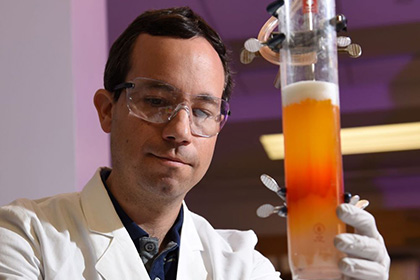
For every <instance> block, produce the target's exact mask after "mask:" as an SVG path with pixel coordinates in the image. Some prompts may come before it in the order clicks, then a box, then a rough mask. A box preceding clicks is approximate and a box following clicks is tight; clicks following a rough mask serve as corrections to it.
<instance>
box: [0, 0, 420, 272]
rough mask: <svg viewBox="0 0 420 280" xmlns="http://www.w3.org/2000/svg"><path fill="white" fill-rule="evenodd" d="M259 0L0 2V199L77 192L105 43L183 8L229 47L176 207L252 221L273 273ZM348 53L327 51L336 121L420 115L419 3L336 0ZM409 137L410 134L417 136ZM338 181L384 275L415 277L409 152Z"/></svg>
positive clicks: (279, 261)
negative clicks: (211, 114) (229, 81)
mask: <svg viewBox="0 0 420 280" xmlns="http://www.w3.org/2000/svg"><path fill="white" fill-rule="evenodd" d="M269 3H270V1H261V0H258V1H257V0H246V1H239V0H223V1H222V0H213V1H205V0H183V1H180V0H171V1H170V0H155V1H134V0H130V1H129V0H108V1H106V0H87V1H83V0H63V1H53V0H44V1H41V2H37V3H35V2H34V3H28V2H27V1H16V0H13V1H12V0H5V1H2V2H1V4H0V38H1V39H0V40H1V41H0V42H1V43H0V74H1V75H0V83H1V85H2V93H1V96H2V101H1V104H0V114H1V115H0V119H1V121H0V125H1V126H0V131H1V134H2V136H1V138H0V143H1V145H0V154H1V157H0V203H1V204H2V205H3V204H6V203H9V202H10V201H12V200H14V199H16V198H18V197H29V198H38V197H42V196H47V195H53V194H56V193H61V192H71V191H74V190H80V189H81V188H82V187H83V185H84V184H85V183H86V182H87V180H88V179H89V178H90V177H91V176H92V174H93V172H94V171H95V169H96V168H97V167H98V166H103V165H109V148H108V145H109V143H108V142H109V141H108V137H107V135H105V134H103V133H102V132H101V130H100V128H99V124H98V121H97V118H96V113H95V110H94V108H93V104H92V97H93V94H94V93H95V91H96V89H98V88H101V87H102V74H103V68H104V65H105V62H106V58H107V52H108V49H109V46H110V44H112V42H113V41H114V40H115V39H116V38H117V36H118V35H119V34H120V33H121V32H122V31H123V30H124V29H125V28H126V26H127V25H128V24H129V23H130V22H131V21H132V20H133V19H134V18H135V17H136V16H138V15H139V14H140V13H141V12H143V11H145V10H148V9H157V8H166V7H171V6H190V7H191V8H193V9H194V10H195V11H196V12H198V13H199V14H200V15H201V16H202V17H203V18H204V19H206V20H207V21H208V22H209V24H210V25H211V26H213V27H214V28H215V29H216V30H217V31H218V32H219V34H220V35H221V37H222V38H223V40H224V41H225V43H226V45H227V46H228V48H229V49H230V51H231V56H232V68H233V70H234V71H235V73H236V74H235V76H234V78H235V83H236V86H235V88H234V92H233V97H232V100H231V110H232V115H231V117H230V119H229V121H228V123H227V124H226V126H225V127H224V129H223V131H222V133H221V134H220V135H219V140H218V144H217V147H216V152H215V156H214V159H213V163H212V166H211V167H210V170H209V172H208V174H207V176H206V177H205V178H204V179H203V180H202V182H200V183H199V185H198V186H196V187H195V188H194V189H193V191H192V192H191V193H190V194H189V195H188V196H187V203H188V205H189V208H190V209H192V210H193V211H195V212H197V213H199V214H201V215H203V216H205V217H206V218H207V219H208V220H209V221H210V222H211V223H212V224H213V226H214V227H216V228H238V229H244V230H247V229H252V230H254V231H255V232H256V233H257V235H258V237H259V243H258V249H259V250H260V251H261V252H262V253H263V254H265V255H266V256H268V257H269V258H270V259H271V261H272V262H273V264H274V265H275V266H276V267H277V269H278V270H280V271H281V272H282V275H283V279H291V277H290V272H289V269H288V264H287V243H286V222H285V219H282V218H280V217H276V216H271V217H269V218H267V219H261V218H258V217H257V216H256V214H255V211H256V209H257V208H258V206H260V205H261V204H265V203H271V204H273V205H279V204H281V201H280V200H279V199H278V198H277V196H276V195H275V194H274V193H272V192H270V191H269V190H268V189H266V188H265V187H264V186H263V185H262V183H261V182H260V180H259V176H260V175H261V174H263V173H267V174H269V175H270V176H272V177H273V178H275V179H276V180H277V181H278V182H279V183H280V184H282V185H283V184H284V172H283V160H270V159H269V158H268V156H267V154H266V152H265V151H264V149H263V147H262V144H261V143H260V141H259V138H260V136H261V135H264V134H272V133H281V132H282V126H281V95H280V91H279V90H277V89H275V88H274V86H273V81H274V78H275V76H276V73H277V71H278V67H277V66H276V65H273V64H270V63H269V62H267V61H265V60H264V59H262V58H256V59H255V60H254V61H253V62H252V63H251V64H248V65H243V64H241V63H240V61H239V55H240V52H241V49H242V48H243V43H244V42H245V40H247V39H248V38H251V37H254V38H255V37H257V35H258V32H259V30H260V28H261V27H262V25H263V24H264V23H265V22H266V20H267V19H268V18H269V15H268V14H267V12H266V11H265V8H266V6H267V5H268V4H269ZM336 3H337V4H336V5H337V7H336V10H337V13H342V14H344V15H345V16H346V17H347V19H348V32H347V34H346V35H348V36H350V37H351V39H352V41H353V42H355V43H358V44H360V45H361V46H362V49H363V55H362V56H361V57H360V58H358V59H352V58H349V57H348V56H347V55H341V54H340V55H339V80H340V102H341V124H342V127H343V128H349V127H362V126H371V125H383V124H396V123H412V122H419V121H420V39H419V35H420V13H419V10H420V1H417V0H385V1H380V0H372V1H362V0H354V1H344V0H337V2H336ZM418 141H419V142H420V137H419V139H418ZM343 162H344V183H345V189H346V191H348V192H351V193H353V194H359V195H360V196H361V197H363V198H366V199H368V200H370V202H371V205H370V206H369V207H368V210H369V211H370V212H371V213H372V214H373V215H374V216H375V218H376V220H377V226H378V228H379V230H380V232H381V233H382V234H383V236H384V238H385V241H386V244H387V247H388V250H389V252H390V255H391V258H392V266H391V267H392V270H391V278H390V279H392V280H397V279H398V280H400V279H409V280H415V279H420V276H419V275H420V150H419V149H417V150H407V151H399V152H395V151H394V152H381V153H368V154H355V155H345V156H343Z"/></svg>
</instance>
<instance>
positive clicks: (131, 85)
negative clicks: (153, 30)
mask: <svg viewBox="0 0 420 280" xmlns="http://www.w3.org/2000/svg"><path fill="white" fill-rule="evenodd" d="M139 79H141V80H147V81H153V82H158V83H161V84H164V85H168V86H170V87H171V88H174V89H175V90H176V91H177V92H180V93H183V94H187V93H184V92H183V91H181V90H179V89H178V88H177V87H175V86H173V85H171V84H169V83H167V82H164V81H161V80H156V79H151V78H146V77H136V78H134V79H133V80H132V81H128V82H124V83H121V84H118V85H116V86H115V87H114V89H113V92H114V93H116V92H119V91H122V90H126V91H125V92H126V99H127V108H128V110H129V111H130V112H131V113H132V114H133V115H134V116H136V117H137V118H139V119H142V120H144V121H147V122H150V123H155V122H152V121H150V120H147V119H145V118H142V117H140V116H138V115H137V114H136V113H135V112H133V110H132V109H131V107H130V98H129V91H128V90H129V89H133V88H134V87H135V85H136V84H135V80H139ZM188 95H190V94H188ZM213 98H216V99H220V100H221V101H222V102H224V103H225V107H226V113H225V114H223V113H222V112H221V115H224V118H223V119H222V120H221V121H219V131H218V132H217V133H215V134H212V135H204V134H199V133H193V132H192V131H191V134H193V135H195V136H200V137H205V138H210V137H213V136H216V135H218V134H219V133H220V131H221V130H222V128H223V126H224V125H225V124H226V122H227V120H228V116H230V114H231V111H230V108H229V107H230V105H229V102H228V101H227V100H226V99H224V98H218V97H213ZM178 106H179V104H178ZM178 106H177V107H178ZM189 114H190V112H189V110H188V115H189ZM171 120H172V118H169V119H168V120H167V121H165V122H162V123H168V122H170V121H171ZM190 126H191V124H190Z"/></svg>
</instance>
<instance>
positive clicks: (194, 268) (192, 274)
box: [177, 202, 207, 280]
mask: <svg viewBox="0 0 420 280" xmlns="http://www.w3.org/2000/svg"><path fill="white" fill-rule="evenodd" d="M183 207H184V224H183V225H182V231H181V247H180V251H179V260H178V274H177V280H205V279H207V270H206V267H205V265H204V260H203V253H204V247H203V244H202V242H201V238H200V236H199V235H198V231H197V229H196V227H195V224H194V221H193V217H192V213H191V212H190V211H189V210H188V208H187V205H186V204H185V202H184V203H183Z"/></svg>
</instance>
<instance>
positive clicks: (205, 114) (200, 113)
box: [193, 109, 214, 119]
mask: <svg viewBox="0 0 420 280" xmlns="http://www.w3.org/2000/svg"><path fill="white" fill-rule="evenodd" d="M193 114H194V116H195V117H197V118H199V119H207V118H212V117H213V116H214V114H212V112H210V111H208V110H204V109H193Z"/></svg>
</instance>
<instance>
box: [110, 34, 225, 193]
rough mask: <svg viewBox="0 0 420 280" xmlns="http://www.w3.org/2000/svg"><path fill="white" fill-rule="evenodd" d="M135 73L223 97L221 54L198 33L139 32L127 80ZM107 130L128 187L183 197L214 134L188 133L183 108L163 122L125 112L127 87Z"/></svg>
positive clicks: (203, 165)
mask: <svg viewBox="0 0 420 280" xmlns="http://www.w3.org/2000/svg"><path fill="white" fill-rule="evenodd" d="M136 77H145V78H152V79H157V80H161V81H164V82H166V83H169V84H172V85H173V86H175V87H176V88H178V89H180V90H181V91H182V92H183V93H188V94H191V95H198V94H209V95H212V96H215V97H218V98H221V97H222V92H223V87H224V70H223V66H222V63H221V61H220V58H219V56H218V54H217V52H216V51H215V50H214V49H213V47H212V46H211V45H210V44H209V43H208V42H207V40H205V39H204V38H202V37H197V38H192V39H175V38H170V37H160V36H151V35H148V34H141V35H140V36H139V37H138V38H137V41H136V43H135V45H134V49H133V53H132V67H131V70H130V72H129V73H128V75H127V77H126V81H131V80H133V79H134V78H136ZM122 82H123V81H122ZM110 131H111V156H112V163H113V171H112V173H113V174H112V176H113V177H114V178H117V179H118V180H115V181H117V182H118V185H121V187H124V188H126V189H127V188H129V189H130V192H134V193H137V194H140V195H144V194H146V193H148V194H151V195H152V196H155V197H159V198H161V199H165V198H170V199H174V198H181V199H183V198H184V196H185V194H186V193H187V192H188V191H189V190H190V189H191V188H192V187H193V186H194V185H195V184H197V183H198V182H199V181H200V180H201V178H202V177H203V176H204V174H205V172H206V171H207V169H208V167H209V165H210V162H211V159H212V157H213V152H214V148H215V144H216V138H217V136H214V137H210V138H204V137H198V136H194V135H192V134H191V129H190V124H189V117H188V113H187V112H186V111H185V110H180V111H179V112H178V114H177V115H176V117H175V118H174V119H172V120H171V121H170V122H168V123H165V124H155V123H149V122H147V121H144V120H142V119H139V118H137V117H135V116H133V115H132V114H129V110H128V108H127V103H126V98H125V91H123V92H122V94H121V96H120V98H119V100H118V102H117V103H115V104H114V105H113V107H112V121H111V127H110ZM116 187H117V188H119V187H118V186H116Z"/></svg>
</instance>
